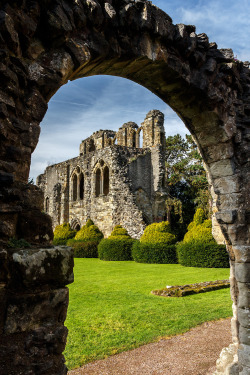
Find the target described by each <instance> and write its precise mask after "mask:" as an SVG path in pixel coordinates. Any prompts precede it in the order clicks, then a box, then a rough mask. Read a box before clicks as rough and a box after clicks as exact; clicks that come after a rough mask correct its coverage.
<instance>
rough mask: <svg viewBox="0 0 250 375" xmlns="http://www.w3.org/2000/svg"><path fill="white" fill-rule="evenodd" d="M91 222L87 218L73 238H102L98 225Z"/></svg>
mask: <svg viewBox="0 0 250 375" xmlns="http://www.w3.org/2000/svg"><path fill="white" fill-rule="evenodd" d="M91 223H93V221H92V220H90V219H89V220H88V221H87V223H86V225H84V226H83V227H82V228H81V229H80V230H79V231H78V232H77V233H76V236H75V240H82V241H89V240H93V241H101V239H102V238H103V233H102V232H101V231H100V230H99V229H98V227H97V226H96V225H94V224H91Z"/></svg>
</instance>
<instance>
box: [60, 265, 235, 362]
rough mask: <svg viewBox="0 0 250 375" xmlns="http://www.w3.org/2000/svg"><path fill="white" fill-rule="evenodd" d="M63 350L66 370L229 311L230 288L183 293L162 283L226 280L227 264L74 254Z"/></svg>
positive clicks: (229, 314)
mask: <svg viewBox="0 0 250 375" xmlns="http://www.w3.org/2000/svg"><path fill="white" fill-rule="evenodd" d="M74 273H75V282H74V283H73V284H71V285H69V289H70V303H69V308H68V317H67V320H66V326H67V327H68V329H69V335H68V342H67V346H66V350H65V352H64V354H65V357H66V364H67V366H68V368H69V369H72V368H75V367H79V366H81V365H83V364H85V363H87V362H90V361H93V360H96V359H100V358H104V357H107V356H109V355H112V354H115V353H118V352H121V351H124V350H128V349H131V348H135V347H138V346H140V345H143V344H146V343H149V342H152V341H154V340H157V338H160V337H166V336H170V335H175V334H179V333H182V332H185V331H187V330H189V329H190V328H191V327H194V326H196V325H198V324H201V323H203V322H205V321H209V320H215V319H219V318H226V317H229V316H231V315H232V309H231V305H232V302H231V300H230V291H229V289H222V290H218V291H213V292H208V293H202V294H198V295H192V296H187V297H182V298H165V297H158V296H154V295H152V294H150V292H151V290H153V289H161V288H164V287H165V286H166V285H177V284H179V285H181V284H189V283H196V282H201V281H213V280H220V279H227V278H228V277H229V269H215V268H213V269H206V268H191V267H190V268H188V267H182V266H180V265H176V264H174V265H165V264H141V263H135V262H104V261H101V260H99V259H75V268H74Z"/></svg>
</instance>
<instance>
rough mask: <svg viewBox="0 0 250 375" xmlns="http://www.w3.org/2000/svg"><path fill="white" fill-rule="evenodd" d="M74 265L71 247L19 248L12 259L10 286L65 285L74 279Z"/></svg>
mask: <svg viewBox="0 0 250 375" xmlns="http://www.w3.org/2000/svg"><path fill="white" fill-rule="evenodd" d="M73 265H74V261H73V250H72V249H71V248H70V247H66V246H62V247H59V246H57V247H52V248H48V249H25V250H19V251H17V252H15V253H14V254H13V255H12V257H11V260H10V266H9V267H10V273H11V276H12V279H11V281H10V286H11V287H12V288H19V287H20V286H24V287H27V288H29V289H30V288H34V287H42V286H44V285H53V287H56V286H57V287H58V286H65V285H67V284H70V283H72V282H73V281H74V275H73Z"/></svg>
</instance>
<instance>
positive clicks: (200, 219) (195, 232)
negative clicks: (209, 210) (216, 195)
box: [183, 208, 215, 243]
mask: <svg viewBox="0 0 250 375" xmlns="http://www.w3.org/2000/svg"><path fill="white" fill-rule="evenodd" d="M205 219H206V216H205V213H204V211H203V210H202V209H201V208H198V209H197V210H196V212H195V214H194V218H193V221H192V222H191V223H190V224H189V226H188V231H187V233H186V234H185V236H184V238H183V242H185V243H187V242H194V241H199V242H204V243H209V242H214V243H215V240H214V238H213V236H212V221H211V220H205Z"/></svg>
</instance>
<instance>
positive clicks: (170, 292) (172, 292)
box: [151, 280, 230, 297]
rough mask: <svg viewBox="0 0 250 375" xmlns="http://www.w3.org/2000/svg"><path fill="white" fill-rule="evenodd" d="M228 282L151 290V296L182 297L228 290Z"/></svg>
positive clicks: (211, 282)
mask: <svg viewBox="0 0 250 375" xmlns="http://www.w3.org/2000/svg"><path fill="white" fill-rule="evenodd" d="M229 287H230V282H229V280H217V281H206V282H203V283H196V284H187V285H175V286H170V287H166V288H163V289H159V290H152V292H151V293H152V294H155V295H157V296H161V297H184V296H188V295H191V294H197V293H205V292H210V291H212V290H218V289H224V288H229Z"/></svg>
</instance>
